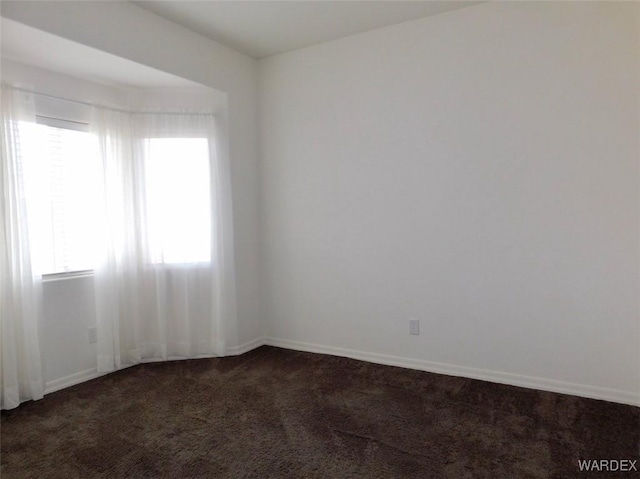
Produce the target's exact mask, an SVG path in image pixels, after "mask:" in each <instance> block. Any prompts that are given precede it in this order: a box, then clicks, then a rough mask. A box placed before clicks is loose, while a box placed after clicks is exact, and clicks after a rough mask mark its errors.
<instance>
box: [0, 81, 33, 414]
mask: <svg viewBox="0 0 640 479" xmlns="http://www.w3.org/2000/svg"><path fill="white" fill-rule="evenodd" d="M1 95H2V114H1V115H0V116H1V120H2V129H1V131H0V148H1V150H0V153H1V155H2V157H1V162H0V188H2V192H1V195H0V201H1V203H0V228H1V230H0V361H1V366H0V408H2V409H12V408H15V407H17V406H18V405H19V404H20V403H21V402H23V401H27V400H30V399H40V398H42V396H43V393H44V382H43V376H42V362H41V354H40V336H39V335H40V324H41V317H42V311H41V310H42V302H41V297H42V284H41V277H40V275H39V274H38V271H37V260H36V258H35V257H34V255H33V253H32V245H31V242H32V239H33V234H30V233H33V231H30V230H32V229H33V228H31V226H32V225H31V224H30V220H29V218H30V215H29V212H30V211H29V210H30V208H32V206H33V202H32V201H30V199H31V198H32V197H33V186H34V185H31V184H29V182H28V181H27V177H28V176H29V175H28V174H27V173H28V171H29V169H30V168H32V167H33V162H30V158H31V155H32V154H33V152H32V151H30V150H31V149H32V148H33V146H34V144H33V140H32V139H31V138H30V135H31V134H32V129H33V127H34V125H35V112H34V102H33V96H32V95H31V94H28V93H24V92H20V91H15V90H12V89H9V88H5V87H4V86H3V87H2V90H1Z"/></svg>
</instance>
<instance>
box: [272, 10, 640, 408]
mask: <svg viewBox="0 0 640 479" xmlns="http://www.w3.org/2000/svg"><path fill="white" fill-rule="evenodd" d="M639 12H640V6H639V5H638V4H632V3H626V4H625V3H617V2H613V3H582V2H566V3H565V2H555V3H539V2H531V3H522V2H506V3H494V2H491V3H485V4H480V5H477V6H473V7H470V8H465V9H461V10H457V11H454V12H450V13H445V14H441V15H437V16H433V17H429V18H424V19H421V20H417V21H412V22H408V23H403V24H399V25H395V26H392V27H388V28H384V29H380V30H376V31H372V32H368V33H365V34H361V35H357V36H352V37H349V38H345V39H341V40H337V41H334V42H330V43H325V44H322V45H319V46H315V47H311V48H307V49H303V50H298V51H294V52H291V53H286V54H282V55H278V56H275V57H271V58H267V59H265V60H262V61H261V62H260V86H261V90H260V91H261V95H260V111H261V118H260V124H261V135H260V141H261V148H262V164H261V173H262V177H261V179H262V190H261V198H260V199H261V212H260V217H261V220H262V222H261V227H262V232H263V238H264V241H263V244H262V250H261V254H262V258H263V265H262V272H263V276H262V288H263V304H264V308H265V313H266V315H267V317H268V320H269V335H270V336H271V339H269V340H268V341H269V342H270V343H272V344H277V345H282V346H286V347H292V348H298V349H308V350H315V351H324V352H333V353H337V354H344V355H351V356H356V357H362V358H368V359H373V360H377V361H380V362H388V363H392V364H403V365H408V366H411V367H417V368H424V369H432V370H437V371H445V372H450V373H453V374H461V375H466V376H472V377H481V378H485V379H490V380H496V381H501V382H507V383H513V384H522V385H528V386H533V387H539V388H542V389H550V390H557V391H566V392H574V393H578V394H583V395H586V396H593V397H602V398H607V399H611V400H619V401H622V402H631V403H637V404H640V399H639V397H640V396H639V393H640V353H639V351H640V330H639V310H638V308H639V306H638V292H639V290H640V289H639V271H640V270H639V249H638V248H639V244H640V242H639V234H638V233H639V218H640V217H639V207H638V206H639V187H640V183H639V165H638V158H639V154H640V151H639V143H638V133H639V131H640V130H639V126H640V124H639V120H640V114H639V112H640V104H639V98H638V85H640V76H639V71H640V68H639V67H640V62H639V58H638V52H639V50H638V46H639V40H640V39H639V32H640V28H639V27H640V13H639ZM412 317H413V318H417V319H419V320H420V321H421V327H422V331H421V335H420V336H409V334H408V318H412Z"/></svg>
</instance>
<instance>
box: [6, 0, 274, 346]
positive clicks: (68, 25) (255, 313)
mask: <svg viewBox="0 0 640 479" xmlns="http://www.w3.org/2000/svg"><path fill="white" fill-rule="evenodd" d="M0 13H1V14H2V16H3V17H6V18H8V19H11V20H14V21H17V22H20V23H23V24H26V25H28V26H31V27H34V28H37V29H39V30H43V31H45V32H48V33H51V34H54V35H58V36H60V37H63V38H66V39H69V40H72V41H75V42H78V43H80V44H83V45H87V46H90V47H93V48H96V49H98V50H102V51H105V52H107V53H111V54H113V55H117V56H119V57H122V58H125V59H128V60H132V61H134V62H137V63H140V64H143V65H147V66H150V67H153V68H156V69H158V70H162V71H165V72H168V73H172V74H174V75H177V76H179V77H182V78H186V79H188V80H191V81H194V82H197V83H200V84H202V85H206V86H208V87H211V88H215V89H217V90H220V91H223V92H225V93H227V94H228V104H229V107H228V108H229V113H228V115H229V132H228V133H229V141H230V158H231V182H232V189H233V193H232V194H233V209H234V229H235V252H236V280H237V295H238V318H239V320H238V327H237V331H234V332H232V337H231V338H230V340H229V342H228V344H229V345H230V346H232V347H233V346H240V347H241V346H242V345H244V344H247V343H250V342H252V341H254V340H256V339H258V338H260V337H261V336H262V335H263V323H262V321H261V317H260V315H259V309H260V308H259V294H258V276H259V274H258V253H257V250H258V246H257V245H258V231H257V227H258V218H257V191H258V183H257V181H258V177H257V174H258V165H257V160H258V156H257V155H258V152H257V115H256V112H257V64H256V62H255V60H253V59H251V58H250V57H248V56H246V55H243V54H241V53H238V52H236V51H234V50H231V49H230V48H227V47H224V46H222V45H220V44H218V43H216V42H213V41H211V40H208V39H206V38H204V37H202V36H200V35H198V34H196V33H193V32H191V31H189V30H187V29H184V28H182V27H180V26H178V25H176V24H174V23H171V22H168V21H166V20H164V19H162V18H161V17H159V16H157V15H154V14H152V13H149V12H147V11H146V10H143V9H141V8H139V7H137V6H135V5H134V4H132V3H129V2H82V1H81V2H47V1H43V2H37V1H36V2H20V1H18V2H12V1H2V5H1V11H0ZM233 336H235V338H234V337H233Z"/></svg>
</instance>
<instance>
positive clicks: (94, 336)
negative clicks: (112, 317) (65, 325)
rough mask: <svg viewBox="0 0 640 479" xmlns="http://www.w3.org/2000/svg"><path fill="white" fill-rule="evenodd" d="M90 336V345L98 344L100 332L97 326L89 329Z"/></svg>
mask: <svg viewBox="0 0 640 479" xmlns="http://www.w3.org/2000/svg"><path fill="white" fill-rule="evenodd" d="M88 336H89V344H93V343H97V342H98V330H97V329H96V328H95V326H94V327H93V328H89V331H88Z"/></svg>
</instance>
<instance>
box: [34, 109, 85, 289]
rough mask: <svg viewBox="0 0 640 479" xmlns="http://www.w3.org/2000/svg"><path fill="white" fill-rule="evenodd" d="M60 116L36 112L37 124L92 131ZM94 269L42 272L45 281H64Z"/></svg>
mask: <svg viewBox="0 0 640 479" xmlns="http://www.w3.org/2000/svg"><path fill="white" fill-rule="evenodd" d="M59 116H65V115H59ZM59 116H56V117H53V116H48V115H44V114H36V115H35V118H36V125H44V126H48V127H51V128H60V129H65V130H72V131H80V132H83V133H89V132H90V125H89V123H88V122H85V121H76V120H69V119H65V118H60V117H59ZM94 271H95V270H94V269H93V268H92V269H81V270H74V271H57V272H54V273H42V274H41V277H42V281H43V282H50V281H62V280H66V279H72V278H82V277H93V275H94Z"/></svg>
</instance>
